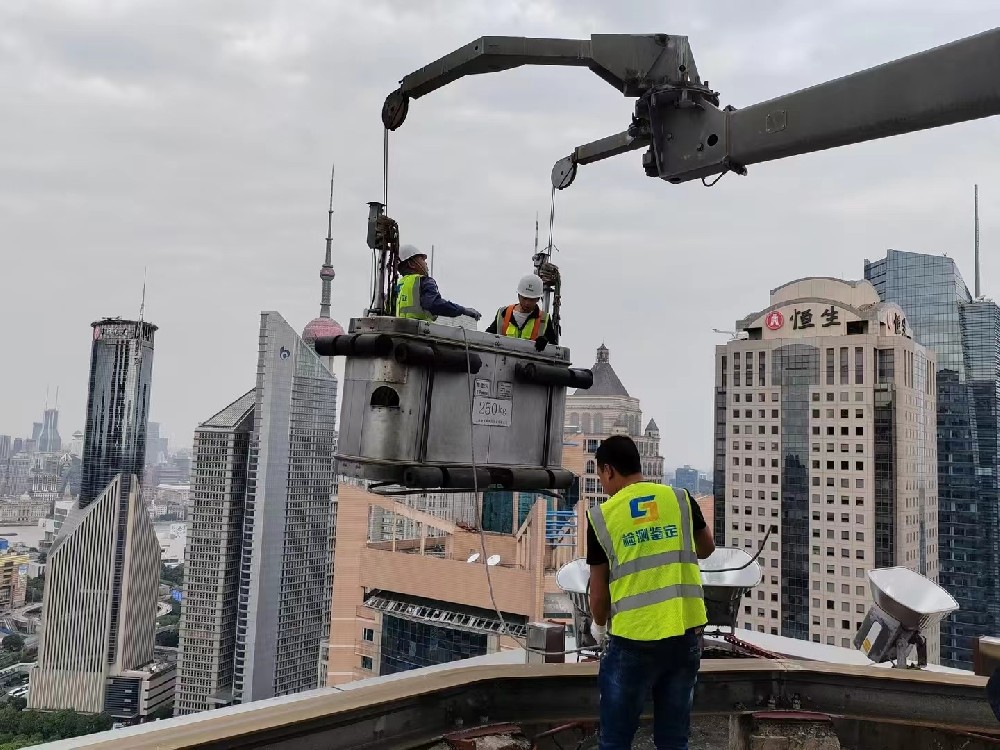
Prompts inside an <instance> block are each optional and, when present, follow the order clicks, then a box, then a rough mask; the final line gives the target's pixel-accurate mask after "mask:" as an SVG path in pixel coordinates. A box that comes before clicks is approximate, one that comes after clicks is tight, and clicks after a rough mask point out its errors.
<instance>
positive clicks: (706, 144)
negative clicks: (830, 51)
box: [382, 29, 1000, 189]
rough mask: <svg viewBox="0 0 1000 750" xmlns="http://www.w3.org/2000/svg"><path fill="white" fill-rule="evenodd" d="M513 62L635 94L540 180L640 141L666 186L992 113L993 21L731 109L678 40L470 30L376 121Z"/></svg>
mask: <svg viewBox="0 0 1000 750" xmlns="http://www.w3.org/2000/svg"><path fill="white" fill-rule="evenodd" d="M522 65H572V66H580V67H588V68H590V69H591V70H592V71H594V72H595V73H596V74H597V75H599V76H600V77H601V78H602V79H604V80H605V81H607V82H608V83H610V84H611V85H613V86H615V88H617V89H619V90H620V91H621V92H622V94H624V95H625V96H629V97H636V98H637V101H636V104H635V112H634V114H633V115H632V118H631V123H630V124H629V126H628V128H627V129H626V130H624V131H622V132H620V133H617V134H615V135H612V136H608V137H606V138H601V139H599V140H597V141H593V142H591V143H588V144H585V145H583V146H579V147H577V148H576V149H575V150H574V151H573V153H572V154H570V155H569V156H567V157H565V158H563V159H560V160H559V161H558V162H556V164H555V166H554V167H553V169H552V184H553V186H554V187H557V188H560V189H561V188H565V187H568V186H569V185H570V184H571V183H572V182H573V179H574V177H575V175H576V169H577V166H578V165H580V164H589V163H592V162H595V161H599V160H601V159H606V158H608V157H611V156H616V155H618V154H622V153H626V152H629V151H634V150H637V149H641V148H646V149H647V150H646V152H645V153H644V154H643V168H644V169H645V172H646V174H647V175H649V176H651V177H659V178H660V179H663V180H666V181H668V182H671V183H675V184H676V183H681V182H686V181H688V180H694V179H704V178H706V177H710V176H713V175H721V174H723V173H725V172H728V171H733V172H737V173H739V174H745V173H746V167H747V166H748V165H751V164H759V163H761V162H766V161H771V160H774V159H784V158H787V157H790V156H797V155H800V154H807V153H812V152H815V151H823V150H825V149H829V148H836V147H838V146H847V145H851V144H855V143H863V142H865V141H870V140H875V139H878V138H887V137H889V136H893V135H902V134H904V133H912V132H916V131H919V130H925V129H928V128H936V127H941V126H943V125H951V124H954V123H958V122H966V121H969V120H975V119H979V118H982V117H990V116H993V115H996V114H1000V75H997V72H996V71H998V70H1000V29H993V30H991V31H987V32H984V33H982V34H978V35H976V36H972V37H968V38H966V39H962V40H959V41H956V42H952V43H950V44H946V45H943V46H941V47H937V48H935V49H932V50H928V51H926V52H919V53H917V54H914V55H910V56H909V57H904V58H901V59H899V60H895V61H893V62H889V63H885V64H883V65H879V66H876V67H874V68H870V69H868V70H864V71H861V72H860V73H854V74H852V75H849V76H845V77H843V78H838V79H836V80H833V81H828V82H826V83H821V84H819V85H816V86H812V87H810V88H807V89H802V90H801V91H796V92H794V93H791V94H786V95H784V96H780V97H777V98H775V99H771V100H769V101H766V102H761V103H759V104H754V105H752V106H749V107H746V108H744V109H741V110H737V109H735V108H733V107H725V108H721V109H720V107H719V95H718V93H717V92H715V91H712V90H711V88H710V87H709V84H708V82H707V81H705V82H704V83H702V81H701V79H700V78H699V75H698V70H697V68H696V66H695V63H694V57H693V55H692V53H691V49H690V46H689V45H688V40H687V37H684V36H668V35H666V34H650V35H628V34H595V35H593V36H591V38H590V41H587V40H572V39H527V38H524V37H482V38H481V39H478V40H476V41H474V42H472V43H470V44H468V45H466V46H465V47H462V48H461V49H459V50H456V51H455V52H452V53H451V54H449V55H445V56H444V57H442V58H441V59H440V60H437V61H436V62H434V63H431V64H430V65H428V66H426V67H424V68H421V69H420V70H418V71H416V72H414V73H411V74H410V75H408V76H406V77H405V78H404V79H403V81H402V83H401V85H400V87H399V88H398V89H397V90H396V91H394V92H392V94H390V95H389V97H388V98H387V99H386V101H385V105H384V106H383V109H382V121H383V124H384V125H385V127H386V128H388V129H390V130H395V129H396V128H398V127H399V126H400V125H402V123H403V120H404V119H405V118H406V113H407V109H408V104H409V100H410V99H411V98H418V97H421V96H424V95H425V94H429V93H430V92H432V91H435V90H437V89H438V88H440V87H441V86H444V85H446V84H448V83H450V82H452V81H455V80H457V79H459V78H461V77H463V76H466V75H477V74H481V73H492V72H497V71H501V70H509V69H511V68H516V67H520V66H522Z"/></svg>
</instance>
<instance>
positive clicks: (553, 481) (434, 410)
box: [317, 317, 591, 489]
mask: <svg viewBox="0 0 1000 750" xmlns="http://www.w3.org/2000/svg"><path fill="white" fill-rule="evenodd" d="M377 337H381V338H380V339H378V340H379V341H382V342H384V345H382V346H381V347H376V350H371V351H368V352H367V353H365V354H360V353H358V351H357V347H355V349H354V351H355V354H354V355H353V356H352V355H351V354H350V353H348V355H347V359H346V365H345V373H344V391H343V404H342V407H341V418H340V434H339V438H338V452H337V460H338V462H339V466H338V471H339V472H340V473H343V474H346V475H348V476H352V477H358V478H361V479H367V480H371V481H375V482H386V483H391V484H399V485H403V486H406V487H425V488H432V487H438V488H445V487H447V488H465V489H472V488H473V487H474V486H475V487H477V488H479V489H483V488H485V487H486V486H487V485H491V484H493V485H497V484H499V485H501V486H503V487H507V488H511V489H563V488H565V487H568V486H569V485H570V483H571V482H572V474H571V473H570V472H568V471H566V470H565V469H563V468H562V463H561V462H562V444H563V424H564V419H565V404H566V385H567V383H566V382H559V381H560V378H561V379H562V380H563V381H565V380H567V379H568V380H570V381H573V382H575V384H576V385H577V386H578V387H582V388H586V387H589V386H590V383H591V380H588V376H590V372H589V371H586V370H572V369H571V368H570V367H569V356H570V355H569V350H568V349H566V348H563V347H559V346H549V347H547V348H546V349H545V350H544V351H542V352H538V351H536V350H535V345H534V342H532V341H525V340H521V339H515V338H511V337H505V336H497V335H494V334H490V333H483V332H480V331H468V330H463V329H461V328H456V327H451V326H445V325H438V324H435V323H430V322H425V321H420V320H412V319H400V318H390V317H370V318H356V319H354V320H352V321H351V323H350V327H349V333H348V335H347V336H341V337H337V338H338V339H341V340H342V341H341V342H339V345H340V346H341V347H342V348H341V351H347V350H345V349H343V347H344V346H346V345H347V344H349V343H350V341H351V340H352V338H356V339H357V340H360V341H365V340H369V341H371V340H375V339H376V338H377ZM387 339H389V340H391V344H390V343H388V342H387ZM466 342H467V345H468V351H466ZM328 345H329V343H327V346H328ZM429 350H432V351H433V352H434V353H435V355H434V356H436V357H437V358H438V359H437V360H432V359H431V358H430V355H428V357H427V358H425V359H424V360H420V361H418V359H417V357H415V355H414V352H418V353H419V352H424V353H426V352H427V351H429ZM317 351H319V352H320V353H321V354H322V353H325V352H326V351H328V350H325V349H324V342H323V341H322V340H321V341H318V342H317ZM467 360H468V361H469V362H471V364H472V368H471V370H473V371H472V372H470V370H469V369H468V368H466V361H467ZM441 362H443V363H444V364H443V365H442V364H441ZM435 363H437V364H435ZM538 371H544V372H547V373H549V375H554V376H555V377H556V380H557V382H541V381H544V380H545V378H541V377H537V372H538ZM532 373H535V374H536V377H535V378H534V381H533V380H532ZM550 381H551V378H550ZM470 391H471V393H470ZM470 396H471V401H470ZM473 447H474V456H473V450H472V448H473ZM473 458H474V459H475V464H476V469H477V471H476V474H475V476H474V475H473V472H472V468H473V467H472V465H473Z"/></svg>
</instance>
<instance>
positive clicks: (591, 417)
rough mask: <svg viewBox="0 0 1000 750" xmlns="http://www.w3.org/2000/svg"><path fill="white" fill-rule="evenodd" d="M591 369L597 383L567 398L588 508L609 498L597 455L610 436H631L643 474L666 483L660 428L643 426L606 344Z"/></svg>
mask: <svg viewBox="0 0 1000 750" xmlns="http://www.w3.org/2000/svg"><path fill="white" fill-rule="evenodd" d="M591 370H592V371H593V373H594V384H593V385H592V386H591V387H590V388H588V389H587V390H585V391H584V390H578V391H576V392H575V393H571V394H569V395H567V396H566V430H567V432H568V433H570V434H574V435H576V436H578V437H579V439H580V441H581V443H582V447H583V451H584V454H585V455H586V456H587V458H586V460H585V462H584V467H583V469H584V471H583V474H582V486H581V488H580V489H581V493H582V497H583V498H584V499H585V501H586V504H587V508H588V509H589V508H592V507H593V506H594V505H595V504H596V503H598V502H604V501H605V500H607V499H608V497H607V495H605V494H604V493H603V491H602V490H601V484H600V482H599V481H598V479H597V466H596V464H595V463H594V461H593V455H594V452H595V451H596V450H597V446H599V445H600V444H601V441H602V440H604V439H605V438H607V437H609V436H611V435H628V436H629V437H631V438H632V439H633V440H634V441H635V444H636V446H637V447H638V448H639V455H640V456H641V457H642V473H643V474H644V475H645V476H646V478H647V479H649V480H651V481H655V482H660V481H663V456H661V455H660V429H659V427H657V425H656V421H655V420H653V419H650V420H649V422H647V423H646V426H645V427H643V424H642V407H641V405H640V403H639V399H637V398H636V397H635V396H632V395H630V394H629V392H628V389H626V388H625V385H624V384H623V383H622V381H621V378H619V377H618V373H616V372H615V369H614V367H612V365H611V352H610V350H609V349H608V347H606V346H605V345H604V344H601V346H600V347H598V349H597V361H596V362H595V363H594V365H593V367H592V368H591Z"/></svg>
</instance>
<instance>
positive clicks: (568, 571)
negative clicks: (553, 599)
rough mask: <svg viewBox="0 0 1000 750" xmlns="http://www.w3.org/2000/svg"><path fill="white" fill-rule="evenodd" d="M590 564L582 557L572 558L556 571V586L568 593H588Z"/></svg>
mask: <svg viewBox="0 0 1000 750" xmlns="http://www.w3.org/2000/svg"><path fill="white" fill-rule="evenodd" d="M589 581H590V566H589V565H587V561H586V560H584V559H583V558H582V557H578V558H577V559H576V560H572V561H570V562H568V563H566V564H565V565H563V566H562V567H561V568H559V570H558V572H556V586H558V587H559V588H561V589H562V590H563V591H565V592H566V593H568V594H586V593H587V583H588V582H589Z"/></svg>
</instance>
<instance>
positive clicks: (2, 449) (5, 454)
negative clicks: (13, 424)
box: [0, 435, 12, 461]
mask: <svg viewBox="0 0 1000 750" xmlns="http://www.w3.org/2000/svg"><path fill="white" fill-rule="evenodd" d="M11 454H12V451H11V443H10V435H0V461H3V460H4V459H7V458H9V457H10V456H11Z"/></svg>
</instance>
